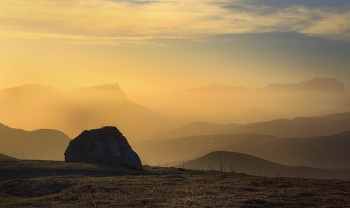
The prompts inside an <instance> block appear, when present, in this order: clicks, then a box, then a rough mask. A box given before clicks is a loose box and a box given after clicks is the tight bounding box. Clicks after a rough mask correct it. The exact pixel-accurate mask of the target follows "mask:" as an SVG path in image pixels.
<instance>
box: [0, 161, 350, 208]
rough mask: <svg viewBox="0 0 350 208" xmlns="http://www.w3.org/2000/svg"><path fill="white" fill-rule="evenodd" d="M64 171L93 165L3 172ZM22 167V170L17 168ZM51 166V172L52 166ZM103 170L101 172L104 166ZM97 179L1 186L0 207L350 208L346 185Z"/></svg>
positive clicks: (189, 174) (179, 176)
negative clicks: (321, 207)
mask: <svg viewBox="0 0 350 208" xmlns="http://www.w3.org/2000/svg"><path fill="white" fill-rule="evenodd" d="M33 163H34V164H35V167H36V168H37V169H41V168H42V171H43V170H45V169H48V170H50V171H56V172H57V171H58V170H59V169H60V170H62V169H66V170H70V171H72V170H79V171H91V170H92V169H94V168H96V167H97V166H95V165H91V164H77V163H74V164H72V163H67V164H66V163H63V162H54V161H21V162H20V166H18V164H17V163H11V162H9V163H7V165H6V166H3V165H4V164H1V165H2V167H6V168H2V169H0V172H3V171H4V169H6V170H13V169H18V171H22V172H27V173H28V171H29V172H31V171H32V170H33V169H31V168H30V166H31V165H33ZM16 164H17V165H16ZM48 164H51V165H49V167H48V166H47V165H48ZM99 168H102V166H100V167H99ZM106 168H107V169H103V168H102V169H101V170H97V169H96V171H97V172H96V173H98V172H100V173H104V171H107V170H109V171H112V172H113V169H114V171H115V172H114V174H115V175H110V176H106V177H97V175H90V176H83V175H82V174H80V173H75V174H72V173H70V172H69V171H68V172H65V174H64V172H62V173H63V174H62V175H60V176H57V175H52V176H46V177H37V176H36V177H35V178H32V177H31V178H28V177H27V178H21V177H18V178H16V179H12V180H0V187H1V188H0V207H242V208H243V207H254V208H257V207H319V206H320V205H322V206H323V207H349V206H350V198H349V197H348V196H349V194H350V183H349V182H348V181H341V180H314V179H301V178H281V177H271V178H267V177H257V176H249V175H246V174H239V173H224V174H222V175H221V174H220V173H219V172H213V171H199V170H187V169H181V168H160V167H150V166H145V167H144V168H145V170H144V171H141V172H137V171H136V172H135V171H131V170H126V169H124V170H122V171H124V172H123V174H119V175H118V174H117V173H120V171H121V169H120V167H106Z"/></svg>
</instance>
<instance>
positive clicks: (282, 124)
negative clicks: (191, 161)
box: [153, 112, 350, 139]
mask: <svg viewBox="0 0 350 208" xmlns="http://www.w3.org/2000/svg"><path fill="white" fill-rule="evenodd" d="M348 130H350V112H349V113H337V114H329V115H324V116H315V117H298V118H294V119H275V120H271V121H266V122H257V123H251V124H246V125H240V124H233V123H232V124H211V123H205V122H193V123H190V124H187V125H184V126H182V127H179V128H176V129H173V130H170V131H167V132H164V133H162V134H159V135H157V136H155V137H153V139H173V138H179V137H188V136H198V135H214V134H245V133H254V134H260V135H271V136H275V137H281V138H284V137H295V138H299V137H312V136H328V135H334V134H338V133H341V132H345V131H348Z"/></svg>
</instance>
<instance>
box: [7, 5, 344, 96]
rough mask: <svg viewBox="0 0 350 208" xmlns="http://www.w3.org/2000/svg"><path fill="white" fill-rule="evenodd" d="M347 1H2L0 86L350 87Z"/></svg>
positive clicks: (134, 89) (147, 89) (137, 88)
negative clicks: (317, 82)
mask: <svg viewBox="0 0 350 208" xmlns="http://www.w3.org/2000/svg"><path fill="white" fill-rule="evenodd" d="M348 2H349V1H348V0H324V1H322V0H303V1H302V0H296V1H292V0H220V1H215V0H162V1H157V0H155V1H152V0H151V1H147V0H145V1H141V0H140V1H138V0H1V1H0V77H1V82H0V89H2V88H8V87H13V86H18V85H22V84H28V83H35V84H41V85H44V86H52V87H55V88H58V89H70V88H75V87H84V86H93V85H99V84H105V83H116V82H117V83H119V84H120V86H121V88H122V89H123V90H124V91H126V92H127V93H128V92H130V93H135V92H138V91H145V92H158V91H162V92H164V91H171V90H175V89H179V88H190V87H197V86H201V85H206V84H210V83H224V84H229V85H231V86H246V87H252V88H253V87H264V86H265V85H267V84H269V83H276V82H282V83H298V82H300V81H303V80H309V79H312V78H314V77H332V78H333V77H334V78H338V80H339V81H342V82H345V84H346V88H347V90H348V91H350V86H349V85H350V21H349V20H350V3H348Z"/></svg>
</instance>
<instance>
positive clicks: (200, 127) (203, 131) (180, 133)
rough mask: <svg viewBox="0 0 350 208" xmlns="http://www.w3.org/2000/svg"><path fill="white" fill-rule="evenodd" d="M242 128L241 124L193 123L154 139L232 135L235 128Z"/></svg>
mask: <svg viewBox="0 0 350 208" xmlns="http://www.w3.org/2000/svg"><path fill="white" fill-rule="evenodd" d="M239 126H241V125H240V124H234V123H231V124H212V123H206V122H193V123H190V124H187V125H185V126H182V127H179V128H176V129H174V130H171V131H167V132H164V133H162V134H158V135H156V136H155V137H153V139H173V138H179V137H187V136H199V135H212V134H221V133H230V131H231V130H232V129H234V128H237V127H239Z"/></svg>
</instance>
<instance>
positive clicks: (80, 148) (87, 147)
mask: <svg viewBox="0 0 350 208" xmlns="http://www.w3.org/2000/svg"><path fill="white" fill-rule="evenodd" d="M64 156H65V161H66V162H88V163H111V164H115V165H122V166H126V167H129V168H133V169H137V170H141V169H142V164H141V160H140V158H139V156H138V155H137V154H136V153H135V152H134V151H133V150H132V148H131V146H130V145H129V143H128V141H127V140H126V138H125V137H124V136H123V135H122V133H121V132H120V131H119V130H118V129H117V128H116V127H113V126H106V127H103V128H101V129H93V130H86V131H84V132H82V133H81V134H80V135H79V136H78V137H76V138H75V139H73V140H72V141H71V142H70V143H69V145H68V148H67V149H66V151H65V153H64Z"/></svg>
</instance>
